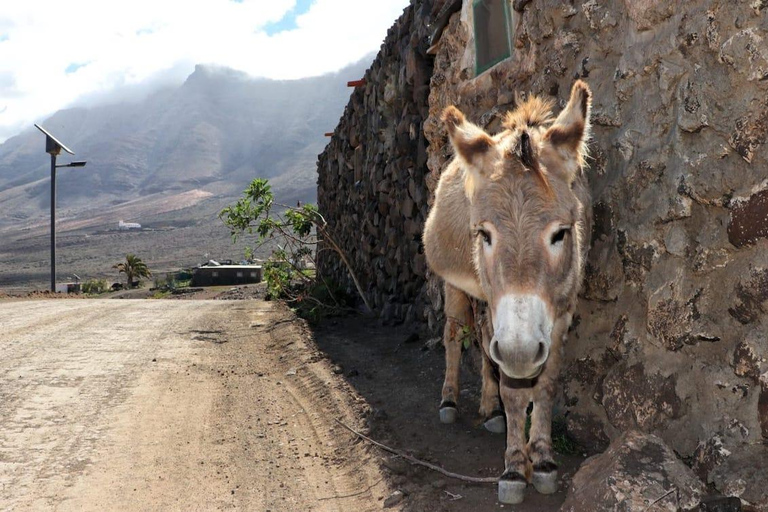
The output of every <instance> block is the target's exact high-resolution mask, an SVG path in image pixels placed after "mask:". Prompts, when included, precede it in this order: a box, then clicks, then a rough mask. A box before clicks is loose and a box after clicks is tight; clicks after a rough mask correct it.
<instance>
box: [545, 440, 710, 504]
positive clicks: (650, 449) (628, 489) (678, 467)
mask: <svg viewBox="0 0 768 512" xmlns="http://www.w3.org/2000/svg"><path fill="white" fill-rule="evenodd" d="M704 494H705V487H704V484H703V483H702V482H701V481H700V480H699V479H698V478H696V475H694V474H693V472H692V471H691V470H690V469H689V468H688V467H687V466H686V465H685V464H683V463H682V462H681V461H680V460H679V459H678V458H677V456H676V455H675V453H674V452H673V451H672V450H671V449H670V448H669V447H668V446H667V445H666V444H664V441H662V440H661V439H660V438H659V437H657V436H654V435H652V434H644V433H642V432H639V431H636V430H630V431H628V432H626V433H624V434H623V435H621V436H620V437H618V438H616V439H615V440H614V441H613V442H612V443H611V445H610V447H609V448H608V450H607V451H605V452H604V453H602V454H600V455H595V456H594V457H591V458H589V459H587V461H586V462H584V464H583V465H582V466H581V469H579V471H578V472H577V473H576V474H575V475H574V477H573V481H572V482H571V487H570V489H569V490H568V495H567V497H566V499H565V503H563V506H562V507H561V508H560V511H561V512H600V511H606V512H608V511H623V512H634V511H637V512H644V511H646V510H650V509H651V505H653V508H652V510H655V511H662V510H669V511H670V512H674V511H678V510H695V509H696V508H697V507H698V506H699V503H700V501H701V497H702V496H703V495H704Z"/></svg>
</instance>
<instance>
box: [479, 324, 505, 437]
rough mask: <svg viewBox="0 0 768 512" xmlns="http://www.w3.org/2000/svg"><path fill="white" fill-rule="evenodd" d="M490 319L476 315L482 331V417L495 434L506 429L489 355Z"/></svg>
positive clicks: (488, 428) (489, 429)
mask: <svg viewBox="0 0 768 512" xmlns="http://www.w3.org/2000/svg"><path fill="white" fill-rule="evenodd" d="M489 324H490V320H489V319H488V317H487V315H477V314H476V315H475V325H477V327H478V328H477V331H478V332H479V333H480V336H481V339H480V352H481V353H482V356H481V357H482V358H483V370H482V372H483V373H482V375H483V387H482V393H481V395H480V417H481V418H483V419H484V423H483V427H485V429H486V430H487V431H489V432H493V433H494V434H503V433H504V431H505V430H506V422H505V420H504V410H503V409H502V408H501V400H500V398H499V379H498V377H497V376H496V374H495V373H494V371H493V363H492V362H491V359H490V358H489V357H488V346H489V345H490V342H491V329H490V325H489Z"/></svg>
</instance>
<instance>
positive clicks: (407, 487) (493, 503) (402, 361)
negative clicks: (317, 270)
mask: <svg viewBox="0 0 768 512" xmlns="http://www.w3.org/2000/svg"><path fill="white" fill-rule="evenodd" d="M315 337H316V340H317V344H318V346H319V347H320V348H321V349H322V350H323V351H324V352H326V353H327V354H328V355H329V356H330V358H331V360H332V362H333V363H334V364H335V365H336V370H337V371H340V372H342V373H343V374H344V375H345V376H346V377H347V379H348V381H349V382H350V384H351V385H352V386H353V387H354V388H355V390H356V391H357V392H358V393H360V394H361V395H362V396H363V397H364V398H365V399H366V401H367V402H368V403H369V404H370V405H371V407H372V408H373V414H372V415H371V419H370V420H369V426H370V429H371V437H373V438H374V439H376V440H377V441H380V442H383V443H385V444H387V445H389V446H390V447H393V448H397V449H399V450H401V451H404V452H407V453H409V454H411V455H413V456H415V457H417V458H419V459H422V460H426V461H429V462H431V463H433V464H437V465H439V466H441V467H443V468H444V469H447V470H449V471H452V472H454V473H460V474H463V475H469V476H498V475H500V474H501V473H502V472H503V470H504V461H503V459H504V448H505V436H504V435H498V434H491V433H489V432H487V431H486V430H484V429H483V428H482V426H481V420H480V418H479V416H478V413H477V410H478V407H479V401H480V378H479V376H478V375H476V374H475V373H473V372H471V371H470V370H469V368H471V366H472V365H471V364H469V360H468V356H469V354H464V364H463V365H462V376H461V378H462V380H461V387H462V391H461V401H460V403H459V409H460V418H459V421H458V422H457V423H455V424H453V425H443V424H441V423H440V421H439V418H438V405H439V403H440V388H441V386H442V383H443V370H444V368H445V364H444V357H445V355H444V352H443V350H442V348H441V345H438V348H436V349H429V348H427V346H426V343H425V342H426V341H427V340H425V339H423V338H419V337H418V336H417V335H416V334H415V333H413V332H411V331H409V330H407V329H404V328H398V327H382V326H380V325H378V322H376V321H370V320H366V319H362V318H353V317H348V318H342V319H337V320H332V321H326V322H324V323H323V325H322V326H321V327H318V328H316V329H315ZM384 457H385V461H384V465H385V467H386V472H387V473H388V475H389V476H390V478H391V480H392V484H393V486H394V487H395V488H398V489H401V490H403V491H404V492H406V493H407V497H406V500H405V501H404V509H403V510H408V511H411V512H430V511H451V512H475V511H480V510H483V511H486V510H510V509H512V510H515V511H520V512H544V511H555V510H558V509H559V508H560V505H561V504H562V502H563V501H564V500H565V494H566V490H567V488H568V486H569V485H570V481H571V478H572V476H573V474H574V473H575V472H576V470H577V469H578V467H579V465H580V464H581V462H583V460H584V458H583V457H578V456H568V457H566V456H558V457H557V461H558V463H559V464H560V480H561V482H560V490H559V492H558V493H556V494H553V495H549V496H545V495H541V494H538V493H536V492H535V491H534V490H533V489H532V488H531V487H529V488H528V490H527V493H526V497H525V502H524V503H523V504H521V505H515V506H510V505H506V506H505V505H501V504H499V503H498V502H497V500H496V495H497V490H496V486H495V485H491V484H466V483H464V482H462V481H459V480H454V479H450V478H446V477H444V476H442V475H440V474H438V473H436V472H433V471H431V470H428V469H424V468H421V467H415V466H411V465H409V464H408V463H406V462H404V461H403V460H402V459H399V458H397V457H390V456H388V455H384Z"/></svg>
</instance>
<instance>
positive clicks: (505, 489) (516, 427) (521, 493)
mask: <svg viewBox="0 0 768 512" xmlns="http://www.w3.org/2000/svg"><path fill="white" fill-rule="evenodd" d="M505 380H506V377H504V376H502V381H501V400H502V401H503V402H504V411H505V412H506V414H507V449H506V451H505V452H504V473H503V474H502V475H501V476H500V477H499V501H500V502H501V503H511V504H516V503H522V501H523V498H524V497H525V487H526V486H527V485H528V479H527V478H526V473H527V470H528V455H527V454H526V446H525V418H526V409H527V408H528V404H529V402H530V390H528V389H515V388H512V387H510V386H509V385H507V384H506V383H505V382H504V381H505Z"/></svg>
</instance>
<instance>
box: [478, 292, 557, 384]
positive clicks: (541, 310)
mask: <svg viewBox="0 0 768 512" xmlns="http://www.w3.org/2000/svg"><path fill="white" fill-rule="evenodd" d="M552 326H553V322H552V319H551V317H550V315H549V311H548V309H547V306H546V304H545V303H544V301H543V300H542V299H541V298H540V297H539V296H538V295H534V294H522V295H516V294H515V295H513V294H509V295H505V296H503V297H502V298H501V300H500V301H499V302H498V304H497V305H496V309H495V312H494V315H493V331H494V334H493V339H492V340H491V342H490V346H489V352H490V354H489V356H490V357H491V359H492V360H493V361H494V362H495V363H496V364H497V365H499V369H501V371H503V372H504V374H505V375H507V376H508V377H510V378H513V379H532V378H534V377H536V376H538V375H539V373H541V370H542V368H543V366H544V363H546V361H547V358H548V357H549V349H550V346H551V345H552V340H551V335H552Z"/></svg>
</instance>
